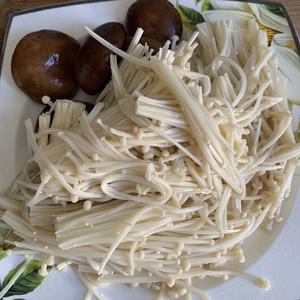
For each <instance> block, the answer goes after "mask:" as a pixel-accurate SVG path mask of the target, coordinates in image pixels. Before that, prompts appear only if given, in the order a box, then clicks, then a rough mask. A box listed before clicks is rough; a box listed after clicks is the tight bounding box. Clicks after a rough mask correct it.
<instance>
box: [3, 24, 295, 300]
mask: <svg viewBox="0 0 300 300" xmlns="http://www.w3.org/2000/svg"><path fill="white" fill-rule="evenodd" d="M87 30H88V31H89V33H90V34H91V35H92V36H93V37H95V38H96V39H97V40H98V41H99V42H100V43H102V44H103V45H105V46H107V47H108V48H109V49H110V50H112V51H113V52H115V54H117V55H120V56H121V57H122V58H123V61H122V63H121V64H120V66H118V63H117V57H116V56H115V55H112V56H111V69H112V80H111V82H110V83H109V84H108V85H107V87H106V88H105V90H104V91H103V92H102V93H101V95H100V96H99V99H98V103H97V104H96V106H95V107H94V109H93V110H92V111H91V112H87V111H86V110H85V106H84V105H83V104H81V103H79V102H73V101H69V100H58V101H56V102H54V103H53V102H51V101H50V99H49V98H48V97H44V99H43V100H44V102H45V103H47V104H48V105H49V107H50V108H49V111H48V112H46V113H43V114H42V115H41V116H40V117H39V121H38V130H37V131H35V130H34V126H33V124H32V121H31V120H27V121H26V129H27V136H28V151H29V159H28V162H27V165H26V167H25V169H24V170H23V171H22V172H21V174H20V175H19V177H18V178H17V180H16V181H15V183H14V184H13V186H12V188H11V189H10V190H9V192H8V193H7V195H6V196H1V197H0V217H1V219H2V220H3V221H4V222H5V223H6V224H8V225H9V226H10V227H11V228H13V230H14V231H15V233H16V234H17V235H18V236H20V237H21V238H22V241H17V242H16V241H15V242H12V243H14V245H15V246H16V248H15V249H14V250H13V253H18V254H27V255H32V256H35V257H38V258H39V259H42V260H43V266H42V268H41V270H40V274H41V275H43V276H45V275H46V274H47V266H56V268H57V269H58V270H61V271H63V270H65V269H66V268H67V267H68V266H72V267H73V269H74V270H75V271H76V273H77V274H78V276H79V278H80V279H81V280H82V281H83V282H84V283H85V284H86V285H87V287H88V289H89V291H88V293H87V295H86V299H89V297H91V296H92V295H94V296H95V297H96V298H97V299H106V297H105V296H104V295H102V294H100V293H99V291H97V287H102V286H105V285H107V284H111V283H123V284H130V285H132V286H136V285H139V284H142V285H143V286H146V287H151V288H152V289H153V290H155V291H157V297H158V299H163V297H164V295H165V294H168V296H169V297H171V298H173V299H177V298H181V297H183V298H184V299H191V297H192V294H195V295H198V296H199V297H200V298H204V299H205V297H206V296H205V293H204V292H203V291H202V290H200V289H198V288H196V285H193V283H195V282H196V281H197V280H198V279H199V278H200V279H202V278H205V277H217V278H223V279H225V280H226V279H228V277H229V276H232V275H237V272H235V271H231V270H230V269H228V268H227V263H228V262H229V261H237V262H240V263H243V262H244V261H245V256H244V254H243V250H242V248H241V244H242V242H243V241H244V240H245V239H247V238H248V237H249V236H250V235H252V234H253V233H254V232H255V231H256V230H257V229H258V228H259V227H260V226H262V227H264V228H265V229H267V230H271V227H272V224H273V222H280V221H281V220H282V218H281V206H282V202H283V201H284V200H285V199H286V198H287V197H288V195H289V193H290V187H291V181H292V177H293V174H294V171H295V168H296V165H297V162H298V156H299V154H300V145H299V144H296V143H295V140H294V136H293V131H292V128H291V114H290V111H289V108H288V102H287V97H286V79H285V78H284V76H283V75H282V74H281V73H280V72H279V70H278V61H277V59H276V57H275V56H274V51H273V50H272V48H271V47H269V46H268V39H267V33H265V32H263V31H260V30H259V28H258V25H257V23H256V22H255V21H249V23H248V27H246V28H238V27H237V26H236V24H235V22H234V21H219V22H216V23H208V22H205V23H202V24H199V25H198V26H197V31H196V32H194V33H191V34H187V36H188V38H187V39H186V41H181V42H179V43H178V44H177V45H176V37H174V39H173V41H170V42H167V43H166V45H165V46H164V47H163V48H161V49H160V50H159V51H158V53H154V52H153V50H152V49H150V48H149V46H148V45H142V44H140V43H139V41H140V38H141V36H142V33H143V32H142V30H141V29H139V30H138V31H137V33H136V35H135V37H134V38H133V40H132V43H131V45H130V47H129V49H128V51H127V53H125V52H123V51H121V50H119V49H116V48H115V47H114V46H112V45H110V44H109V43H108V42H106V41H105V40H103V39H102V38H101V37H99V36H97V35H96V34H95V33H93V32H92V31H91V30H89V29H88V28H87ZM241 275H242V276H244V277H246V278H248V279H250V280H252V281H253V282H254V283H255V284H256V285H258V286H260V287H262V288H268V287H269V284H268V281H266V280H263V279H260V278H257V277H254V276H252V275H247V274H241Z"/></svg>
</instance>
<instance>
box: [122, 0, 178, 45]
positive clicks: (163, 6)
mask: <svg viewBox="0 0 300 300" xmlns="http://www.w3.org/2000/svg"><path fill="white" fill-rule="evenodd" d="M126 27H127V31H128V34H129V35H131V36H133V35H134V34H135V32H136V30H137V28H138V27H141V28H142V29H143V30H144V35H145V36H146V37H149V38H152V39H154V40H158V41H160V42H161V43H162V44H164V43H165V42H166V41H167V40H169V39H170V38H171V37H172V36H174V35H177V36H178V37H179V38H181V35H182V21H181V18H180V15H179V13H178V11H177V10H176V8H175V7H174V6H173V4H171V3H170V2H169V1H168V0H138V1H136V2H135V3H133V4H132V5H131V6H130V8H129V9H128V12H127V18H126Z"/></svg>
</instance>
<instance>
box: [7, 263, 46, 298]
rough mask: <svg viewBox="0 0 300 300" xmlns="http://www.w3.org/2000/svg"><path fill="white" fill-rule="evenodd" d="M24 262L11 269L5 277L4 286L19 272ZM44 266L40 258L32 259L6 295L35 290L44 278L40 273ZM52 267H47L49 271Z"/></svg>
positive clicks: (21, 293) (22, 293)
mask: <svg viewBox="0 0 300 300" xmlns="http://www.w3.org/2000/svg"><path fill="white" fill-rule="evenodd" d="M23 263H24V262H22V263H20V264H19V265H18V266H17V267H16V268H14V269H13V270H11V271H10V272H9V273H8V275H7V276H6V277H5V279H4V281H3V283H2V287H5V286H6V285H7V284H8V283H9V281H10V280H11V279H12V277H13V276H14V275H15V274H16V273H17V272H18V270H19V269H20V268H21V267H22V265H23ZM41 266H42V262H40V261H38V260H32V261H30V262H29V264H28V266H27V267H26V268H25V270H24V271H23V272H22V274H21V276H20V277H19V278H18V279H17V281H16V282H15V283H14V284H13V286H12V287H11V288H10V289H9V290H8V291H7V293H6V294H5V296H4V297H10V296H17V295H25V294H28V293H30V292H32V291H33V290H35V289H36V288H37V287H38V286H39V285H40V284H41V283H42V282H43V280H44V277H43V276H41V275H40V274H39V269H40V268H41ZM50 270H51V267H48V268H47V271H48V272H49V271H50Z"/></svg>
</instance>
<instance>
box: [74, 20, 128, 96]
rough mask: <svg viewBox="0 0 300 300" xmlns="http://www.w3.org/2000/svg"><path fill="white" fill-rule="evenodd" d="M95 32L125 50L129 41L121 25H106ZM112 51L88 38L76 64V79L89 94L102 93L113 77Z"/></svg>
mask: <svg viewBox="0 0 300 300" xmlns="http://www.w3.org/2000/svg"><path fill="white" fill-rule="evenodd" d="M95 32H96V33H97V34H98V35H100V36H101V37H102V38H104V39H106V40H107V41H109V42H110V43H111V44H113V45H114V46H116V47H118V48H120V49H124V48H125V46H126V41H127V33H126V30H125V27H124V26H123V25H122V24H120V23H114V22H112V23H106V24H103V25H101V26H99V27H98V28H96V29H95ZM111 54H112V53H111V51H110V50H108V49H107V48H106V47H104V46H103V45H101V44H100V43H99V42H98V41H96V40H95V39H94V38H93V37H90V36H89V37H88V38H87V40H86V41H85V43H84V45H83V46H82V48H81V50H80V53H79V59H78V61H77V63H76V68H75V70H76V77H77V80H78V82H79V85H80V87H81V89H82V90H83V91H85V92H86V93H87V94H90V95H95V94H97V93H98V92H100V91H101V90H102V89H103V88H104V87H105V85H106V83H107V82H108V81H109V79H110V77H111V70H110V55H111Z"/></svg>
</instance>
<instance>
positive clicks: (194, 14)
mask: <svg viewBox="0 0 300 300" xmlns="http://www.w3.org/2000/svg"><path fill="white" fill-rule="evenodd" d="M176 8H177V10H178V12H179V14H180V16H181V19H182V22H183V24H184V25H185V26H187V27H189V28H191V29H195V28H196V25H197V24H199V23H202V22H204V19H203V17H202V16H201V14H200V13H199V12H198V11H196V10H195V9H192V8H189V7H186V6H183V5H180V4H179V3H178V2H177V4H176Z"/></svg>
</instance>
